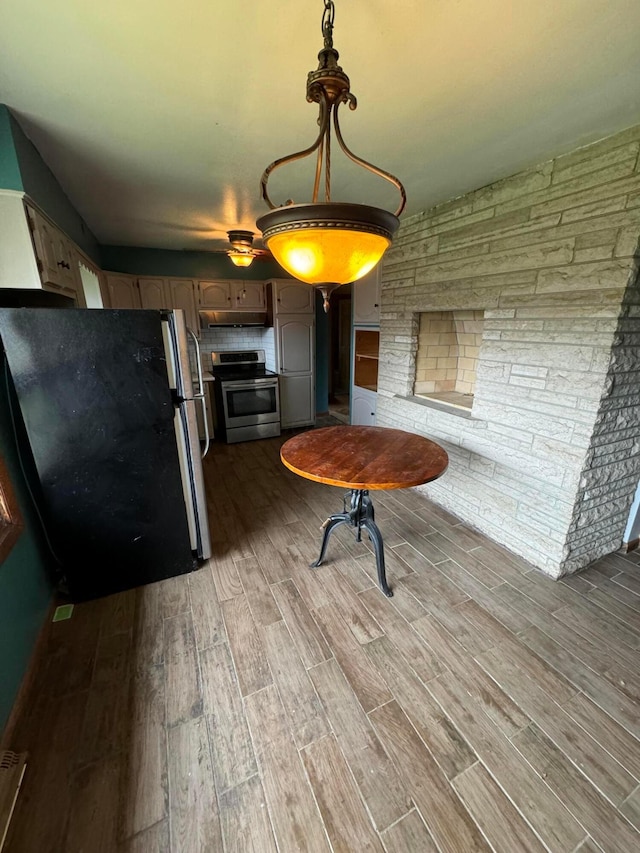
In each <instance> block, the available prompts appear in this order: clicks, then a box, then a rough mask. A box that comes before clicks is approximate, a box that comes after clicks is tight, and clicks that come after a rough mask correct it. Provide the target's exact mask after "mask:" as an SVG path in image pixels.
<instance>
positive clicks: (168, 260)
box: [101, 246, 291, 281]
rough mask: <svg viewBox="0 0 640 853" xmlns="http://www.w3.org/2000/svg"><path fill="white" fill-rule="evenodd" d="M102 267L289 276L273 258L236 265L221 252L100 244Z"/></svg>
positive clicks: (181, 274)
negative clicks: (248, 265) (246, 265)
mask: <svg viewBox="0 0 640 853" xmlns="http://www.w3.org/2000/svg"><path fill="white" fill-rule="evenodd" d="M101 257H102V268H103V269H105V270H110V271H111V272H126V273H131V274H132V275H162V276H175V277H176V278H195V279H198V278H204V279H210V278H213V279H218V278H222V279H226V278H243V279H246V280H247V281H263V280H265V279H268V278H291V276H290V275H288V273H286V272H285V271H284V270H283V269H282V267H281V266H280V265H279V264H277V263H276V262H275V261H273V260H271V259H268V260H255V261H254V262H253V263H252V264H251V266H250V267H244V268H241V267H236V266H234V265H233V264H232V263H231V261H230V260H229V258H228V257H227V256H226V255H225V254H224V253H221V252H190V251H172V250H170V249H141V248H137V247H135V246H101Z"/></svg>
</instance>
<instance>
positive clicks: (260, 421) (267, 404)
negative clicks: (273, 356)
mask: <svg viewBox="0 0 640 853" xmlns="http://www.w3.org/2000/svg"><path fill="white" fill-rule="evenodd" d="M211 373H212V374H213V388H214V400H215V411H214V427H215V434H216V436H217V437H219V438H221V439H222V440H223V441H226V442H227V444H234V443H235V442H237V441H251V440H252V439H255V438H269V437H271V436H274V435H280V397H279V394H278V374H277V373H274V372H273V371H271V370H267V369H266V367H265V355H264V350H228V351H226V352H212V353H211Z"/></svg>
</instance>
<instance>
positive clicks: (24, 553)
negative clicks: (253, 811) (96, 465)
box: [0, 362, 53, 747]
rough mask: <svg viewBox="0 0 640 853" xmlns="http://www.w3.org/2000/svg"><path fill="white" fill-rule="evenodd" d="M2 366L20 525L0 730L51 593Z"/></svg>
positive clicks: (8, 595)
mask: <svg viewBox="0 0 640 853" xmlns="http://www.w3.org/2000/svg"><path fill="white" fill-rule="evenodd" d="M1 367H2V369H1V375H0V453H1V454H2V456H3V458H4V460H5V462H6V465H7V468H8V469H9V476H10V478H11V482H12V484H13V487H14V490H15V492H16V496H17V498H18V502H19V504H20V509H21V511H22V516H23V518H24V521H25V529H24V530H23V531H22V535H21V536H20V538H19V539H18V541H17V543H16V545H15V546H14V548H13V550H12V551H11V553H10V554H9V556H8V557H7V559H6V560H5V561H4V562H3V563H2V564H1V565H0V673H1V676H0V731H1V730H2V729H3V728H4V726H5V723H6V722H7V718H8V716H9V713H10V712H11V708H12V707H13V703H14V701H15V698H16V695H17V693H18V688H19V687H20V684H21V683H22V679H23V678H24V675H25V673H26V670H27V666H28V663H29V659H30V657H31V653H32V651H33V647H34V644H35V641H36V638H37V636H38V633H39V631H40V628H41V626H42V624H43V621H44V619H45V618H46V616H47V613H48V610H49V605H50V602H51V598H52V594H53V593H52V585H51V583H50V580H49V576H48V571H47V558H46V555H45V551H44V547H43V545H42V542H41V537H40V535H39V532H38V531H39V528H38V521H37V519H36V517H35V515H34V513H33V510H32V506H31V500H30V498H29V495H28V492H27V488H26V485H25V481H24V477H23V475H22V471H21V469H20V464H19V461H18V456H17V453H16V445H15V441H14V437H13V428H12V426H11V420H10V416H9V405H8V398H7V388H6V377H5V370H4V362H2V365H1ZM17 746H18V747H19V746H20V745H19V744H17Z"/></svg>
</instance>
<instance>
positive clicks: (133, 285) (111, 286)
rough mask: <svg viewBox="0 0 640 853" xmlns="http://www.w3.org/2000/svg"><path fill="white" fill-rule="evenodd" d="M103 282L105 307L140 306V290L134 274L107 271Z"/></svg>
mask: <svg viewBox="0 0 640 853" xmlns="http://www.w3.org/2000/svg"><path fill="white" fill-rule="evenodd" d="M104 283H105V297H106V298H105V300H104V301H105V308H142V303H141V301H140V290H139V288H138V281H137V279H136V277H135V276H133V275H124V274H122V273H107V274H106V275H105V277H104ZM165 307H166V306H165Z"/></svg>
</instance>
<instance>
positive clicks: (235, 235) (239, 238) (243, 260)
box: [227, 228, 258, 267]
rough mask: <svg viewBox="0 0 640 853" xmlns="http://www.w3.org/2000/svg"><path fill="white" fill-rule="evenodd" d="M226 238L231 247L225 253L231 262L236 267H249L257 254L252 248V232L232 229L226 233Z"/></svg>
mask: <svg viewBox="0 0 640 853" xmlns="http://www.w3.org/2000/svg"><path fill="white" fill-rule="evenodd" d="M227 237H228V238H229V242H230V243H231V245H232V247H233V248H232V249H230V250H229V251H228V252H227V255H228V256H229V257H230V258H231V262H232V263H234V264H235V265H236V266H237V267H250V266H251V264H252V263H253V259H254V258H255V256H256V255H257V254H258V253H257V252H256V250H255V249H254V248H253V231H242V230H241V229H239V228H234V229H233V230H231V231H227Z"/></svg>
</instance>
